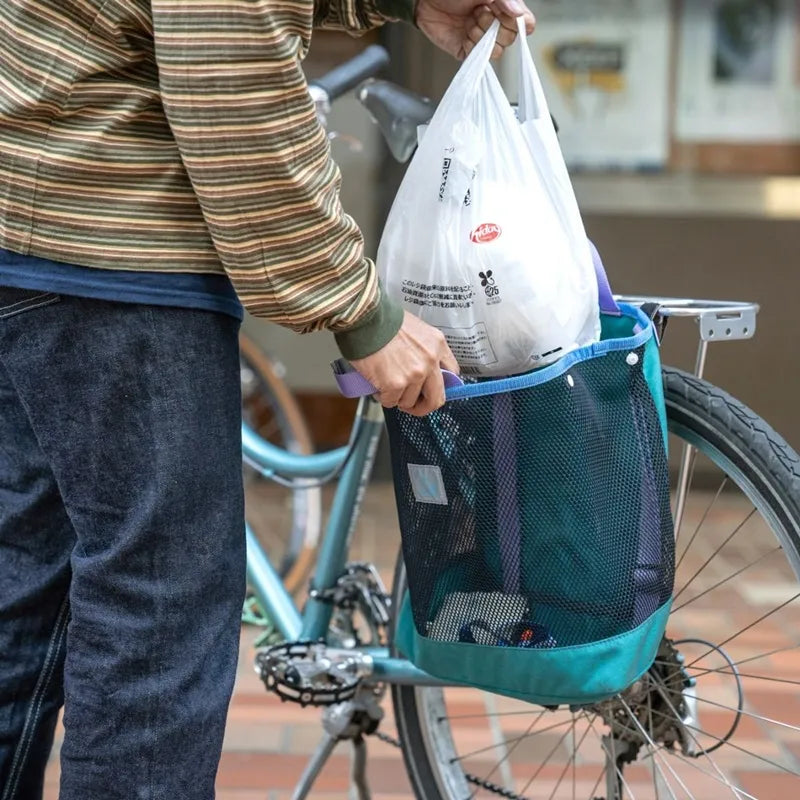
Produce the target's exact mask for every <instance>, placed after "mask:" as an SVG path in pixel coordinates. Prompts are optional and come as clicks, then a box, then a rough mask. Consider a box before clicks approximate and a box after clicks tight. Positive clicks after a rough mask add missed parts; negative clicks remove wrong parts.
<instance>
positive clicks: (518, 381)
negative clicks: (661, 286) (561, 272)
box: [446, 303, 657, 401]
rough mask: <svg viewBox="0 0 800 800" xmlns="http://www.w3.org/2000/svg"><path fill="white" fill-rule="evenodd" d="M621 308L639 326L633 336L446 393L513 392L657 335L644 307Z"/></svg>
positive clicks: (451, 396)
mask: <svg viewBox="0 0 800 800" xmlns="http://www.w3.org/2000/svg"><path fill="white" fill-rule="evenodd" d="M619 307H620V311H621V312H622V315H623V316H625V317H630V318H631V319H632V320H634V321H635V325H636V326H638V327H639V332H638V333H635V334H634V335H633V336H625V337H623V338H618V339H616V338H615V339H603V340H601V341H599V342H595V343H594V344H590V345H586V346H585V347H579V348H578V349H577V350H573V351H572V352H570V353H567V354H566V355H565V356H564V357H563V358H560V359H559V360H558V361H556V362H555V363H554V364H551V365H550V366H549V367H542V368H541V369H538V370H535V371H534V372H527V373H525V374H524V375H518V376H516V377H513V378H500V379H499V380H488V381H481V382H480V383H467V384H465V385H464V386H455V387H453V388H452V389H448V390H447V392H446V398H447V400H448V401H449V400H465V399H467V398H470V397H485V396H487V395H493V394H499V393H500V392H513V391H515V390H518V389H529V388H531V387H532V386H540V385H541V384H543V383H547V382H548V381H551V380H553V378H557V377H559V376H560V375H563V374H564V373H565V372H568V371H569V370H570V369H571V368H572V367H574V366H575V364H578V363H580V362H581V361H587V360H588V359H590V358H597V357H599V356H604V355H605V354H606V353H612V352H615V351H618V350H634V349H635V348H637V347H641V346H642V345H643V344H645V343H647V342H649V341H650V340H651V339H655V338H657V337H656V336H655V328H654V326H653V322H652V320H651V319H650V318H649V317H648V316H647V314H645V313H644V312H643V311H642V310H641V309H639V308H636V307H635V306H630V305H627V304H625V303H620V306H619Z"/></svg>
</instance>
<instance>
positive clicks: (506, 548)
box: [386, 262, 674, 705]
mask: <svg viewBox="0 0 800 800" xmlns="http://www.w3.org/2000/svg"><path fill="white" fill-rule="evenodd" d="M598 263H599V262H598ZM604 280H605V276H604V273H602V269H601V268H600V269H599V271H598V281H599V283H600V287H601V291H600V297H601V312H602V313H601V322H602V337H601V340H600V341H599V342H597V343H595V344H593V345H591V346H588V347H584V348H581V349H579V350H575V351H573V352H571V353H568V354H567V355H566V356H564V357H563V358H562V359H561V360H559V361H558V362H556V363H555V364H552V365H550V366H548V367H545V368H543V369H540V370H537V371H535V372H532V373H528V374H525V375H520V376H516V377H512V378H505V379H500V380H485V381H478V382H472V383H467V384H465V385H464V386H460V387H456V388H452V389H448V392H447V402H446V404H445V405H444V406H443V407H442V408H441V409H439V410H438V411H436V412H434V413H433V414H430V415H429V416H427V417H423V418H418V417H413V416H411V415H408V414H404V413H403V412H401V411H398V410H397V409H388V410H387V411H386V421H387V428H388V432H389V438H390V445H391V456H392V468H393V476H394V486H395V496H396V500H397V508H398V516H399V521H400V530H401V534H402V543H403V557H404V562H405V566H406V575H407V581H408V595H407V598H406V602H405V603H404V605H403V607H402V609H400V612H399V617H398V624H397V627H396V635H395V644H396V645H397V647H398V649H399V650H400V651H401V652H402V653H403V654H404V655H406V656H407V657H408V658H409V659H410V660H411V661H412V662H413V663H414V664H416V665H417V666H418V667H420V668H421V669H423V670H425V671H426V672H428V673H429V674H431V675H434V676H436V677H438V678H441V679H444V680H446V681H450V682H453V683H458V684H466V685H470V686H475V687H478V688H481V689H486V690H488V691H492V692H497V693H500V694H506V695H509V696H512V697H517V698H520V699H524V700H528V701H530V702H536V703H541V704H544V705H558V704H575V705H580V704H584V703H592V702H596V701H598V700H601V699H603V698H605V697H609V696H611V695H614V694H616V693H617V692H619V691H621V690H623V689H625V688H626V687H627V686H629V685H630V684H631V683H633V682H634V681H635V680H636V679H637V678H638V677H639V676H640V675H641V674H642V673H643V672H645V671H646V670H647V669H648V668H649V667H650V666H651V665H652V663H653V660H654V659H655V656H656V652H657V649H658V646H659V644H660V642H661V639H662V637H663V634H664V630H665V627H666V621H667V617H668V614H669V608H670V602H671V597H672V589H673V576H674V539H673V533H674V532H673V525H672V517H671V511H670V497H669V477H668V466H667V457H666V442H667V432H666V413H665V407H664V396H663V388H662V379H661V366H660V360H659V352H658V342H657V338H656V335H655V331H654V327H653V324H652V322H651V319H650V318H649V317H648V316H647V314H645V313H644V312H643V311H642V310H641V309H638V308H634V307H631V306H624V305H621V306H617V304H616V303H614V301H613V298H612V296H611V293H610V290H609V289H608V285H607V282H605V283H604Z"/></svg>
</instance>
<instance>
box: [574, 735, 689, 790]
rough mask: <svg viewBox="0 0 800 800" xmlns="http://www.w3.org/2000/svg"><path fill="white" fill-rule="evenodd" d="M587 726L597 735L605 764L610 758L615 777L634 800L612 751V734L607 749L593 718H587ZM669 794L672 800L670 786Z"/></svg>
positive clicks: (615, 755)
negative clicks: (604, 755) (610, 743)
mask: <svg viewBox="0 0 800 800" xmlns="http://www.w3.org/2000/svg"><path fill="white" fill-rule="evenodd" d="M589 728H590V729H591V731H592V732H593V733H594V734H595V736H597V740H598V741H599V742H600V747H601V749H602V750H603V752H604V753H605V754H606V764H608V762H609V759H610V760H611V763H612V764H613V765H614V772H615V774H616V776H617V778H619V782H620V783H621V784H622V785H623V786H624V787H625V791H626V792H627V793H628V794H629V795H630V796H631V798H632V800H636V798H635V797H634V794H633V790H632V789H631V787H630V786H629V785H628V782H627V781H626V780H625V776H624V775H623V774H622V770H621V769H620V768H619V767H618V766H617V754H616V753H615V752H614V747H613V742H614V739H613V735H612V737H611V742H612V747H611V750H610V751H609V749H608V747H606V743H605V742H604V741H603V737H602V736H601V735H600V733H599V732H598V731H597V729H596V728H595V727H594V720H589ZM659 769H660V767H659ZM607 771H608V767H607V766H606V769H605V770H604V772H607ZM601 777H602V775H601ZM670 794H671V795H672V797H673V800H674V798H675V793H674V792H673V791H672V789H671V788H670ZM607 800H617V798H611V797H609V798H607Z"/></svg>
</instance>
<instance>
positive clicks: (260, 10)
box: [152, 0, 401, 357]
mask: <svg viewBox="0 0 800 800" xmlns="http://www.w3.org/2000/svg"><path fill="white" fill-rule="evenodd" d="M152 8H153V23H154V32H155V40H156V54H157V59H158V64H159V74H160V81H161V91H162V99H163V103H164V108H165V110H166V114H167V117H168V119H169V122H170V126H171V128H172V132H173V134H174V136H175V140H176V142H177V145H178V149H179V150H180V154H181V157H182V159H183V163H184V165H185V167H186V169H187V171H188V173H189V177H190V179H191V181H192V184H193V187H194V190H195V192H196V194H197V196H198V198H199V201H200V204H201V206H202V209H203V214H204V216H205V219H206V222H207V224H208V227H209V230H210V232H211V236H212V238H213V240H214V244H215V246H216V249H217V252H218V253H219V256H220V258H221V260H222V263H223V265H224V267H225V269H226V271H227V273H228V275H229V276H230V278H231V280H232V282H233V284H234V287H235V288H236V290H237V293H238V294H239V296H240V298H241V299H242V302H243V303H244V305H245V306H246V307H247V308H248V310H249V311H251V312H252V313H254V314H256V315H257V316H262V317H266V318H268V319H270V320H272V321H274V322H277V323H279V324H281V325H285V326H287V327H291V328H293V329H295V330H298V331H301V332H305V331H312V330H318V329H321V328H327V329H330V330H332V331H334V332H342V331H349V330H352V329H357V331H356V333H354V334H343V335H340V336H339V337H338V338H339V340H340V344H341V346H342V349H343V352H345V355H350V356H351V357H359V356H361V355H364V354H365V350H367V351H374V350H375V349H378V348H379V347H380V346H382V345H383V344H384V343H385V342H386V341H388V340H389V338H391V336H392V335H393V333H394V331H395V330H396V329H397V328H399V325H400V316H401V314H400V311H399V309H397V308H396V307H394V306H392V305H390V304H388V303H387V302H386V301H385V300H381V297H380V289H379V286H378V281H377V277H376V273H375V267H374V265H373V264H372V262H371V261H369V260H368V259H366V258H365V257H364V253H363V239H362V236H361V232H360V231H359V229H358V226H357V225H356V224H355V222H354V221H353V220H352V219H351V218H350V217H349V216H347V215H346V214H345V213H344V212H343V210H342V208H341V204H340V202H339V182H340V176H339V171H338V169H337V167H336V165H335V164H334V163H333V161H332V160H331V158H330V153H329V149H328V144H327V138H326V136H325V133H324V131H323V130H322V129H321V127H320V125H319V123H318V122H317V119H316V115H315V111H314V107H313V104H312V102H311V100H310V98H309V96H308V91H307V87H306V83H305V79H304V77H303V73H302V70H301V69H300V65H299V56H300V52H301V49H302V48H303V47H304V46H306V45H307V42H308V37H309V36H310V20H307V19H306V18H305V17H304V16H303V14H302V13H300V11H297V12H295V11H293V9H294V8H295V6H294V5H282V4H280V3H279V2H278V1H277V0H271V1H270V2H263V0H262V2H257V3H253V2H245V0H240V2H235V0H230V2H228V3H226V4H224V5H223V6H219V5H217V6H211V7H208V6H206V7H204V6H202V5H198V4H197V3H195V2H192V0H153V3H152ZM275 9H280V11H281V14H280V15H278V14H276V13H275ZM278 19H280V23H278V21H277V20H278ZM351 340H352V341H351ZM351 345H352V347H351Z"/></svg>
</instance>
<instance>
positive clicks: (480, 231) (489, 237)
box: [469, 222, 503, 244]
mask: <svg viewBox="0 0 800 800" xmlns="http://www.w3.org/2000/svg"><path fill="white" fill-rule="evenodd" d="M502 232H503V229H502V228H501V227H500V226H499V225H495V224H494V222H484V223H483V224H481V225H478V227H477V228H475V230H474V231H472V233H471V234H470V235H469V239H470V241H471V242H475V244H486V242H493V241H494V240H495V239H496V238H497V237H498V236H500V234H501V233H502Z"/></svg>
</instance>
